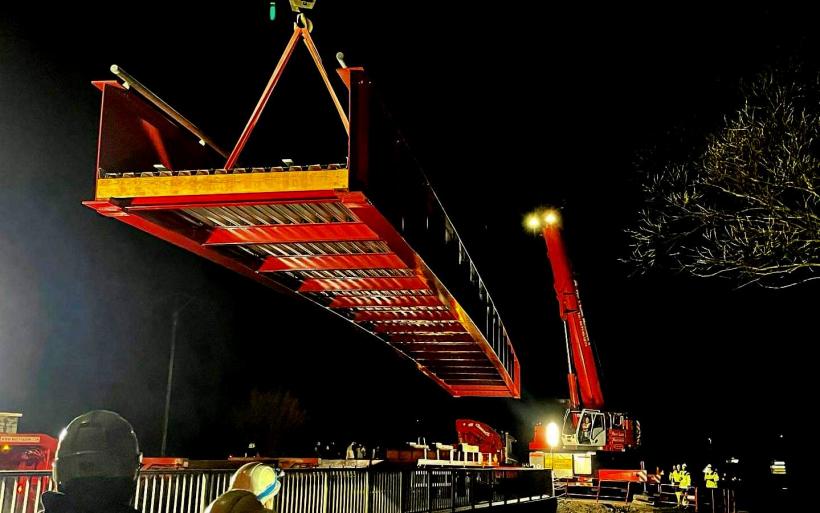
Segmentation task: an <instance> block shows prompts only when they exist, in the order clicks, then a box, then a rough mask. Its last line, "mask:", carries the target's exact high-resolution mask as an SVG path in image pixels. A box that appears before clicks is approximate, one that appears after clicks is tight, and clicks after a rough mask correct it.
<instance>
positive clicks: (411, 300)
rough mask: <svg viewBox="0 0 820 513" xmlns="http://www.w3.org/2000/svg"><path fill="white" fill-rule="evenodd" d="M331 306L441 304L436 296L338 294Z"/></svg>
mask: <svg viewBox="0 0 820 513" xmlns="http://www.w3.org/2000/svg"><path fill="white" fill-rule="evenodd" d="M328 306H329V307H330V308H355V307H360V306H392V307H402V306H441V301H440V300H439V299H438V297H436V296H386V297H374V296H338V297H336V298H334V299H333V301H331V302H330V305H328Z"/></svg>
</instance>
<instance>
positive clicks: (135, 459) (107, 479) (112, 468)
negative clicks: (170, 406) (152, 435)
mask: <svg viewBox="0 0 820 513" xmlns="http://www.w3.org/2000/svg"><path fill="white" fill-rule="evenodd" d="M139 466H140V450H139V443H138V442H137V435H136V434H134V429H133V428H132V427H131V424H129V423H128V421H127V420H125V419H124V418H122V417H120V416H119V415H118V414H116V413H114V412H111V411H105V410H95V411H90V412H88V413H84V414H83V415H80V416H79V417H77V418H76V419H74V420H72V421H71V422H70V423H69V424H68V426H67V427H66V428H65V429H64V430H63V432H62V433H60V443H59V445H58V446H57V454H56V456H55V458H54V480H55V481H56V482H57V488H58V489H59V490H60V491H61V492H64V493H66V494H69V495H71V494H72V490H74V491H76V492H77V493H78V495H87V494H89V493H100V492H103V491H104V495H105V497H104V498H103V497H100V499H105V501H106V502H110V503H114V502H120V503H122V502H127V501H129V500H130V498H131V497H132V496H133V494H134V491H135V486H134V484H135V482H136V480H137V472H138V471H139Z"/></svg>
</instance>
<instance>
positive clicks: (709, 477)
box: [703, 472, 720, 488]
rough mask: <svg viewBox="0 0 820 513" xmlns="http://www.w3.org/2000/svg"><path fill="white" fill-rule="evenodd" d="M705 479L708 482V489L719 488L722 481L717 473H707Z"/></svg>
mask: <svg viewBox="0 0 820 513" xmlns="http://www.w3.org/2000/svg"><path fill="white" fill-rule="evenodd" d="M703 477H704V479H705V480H706V488H717V484H718V481H720V476H719V475H718V473H717V472H707V473H706V475H705V476H703Z"/></svg>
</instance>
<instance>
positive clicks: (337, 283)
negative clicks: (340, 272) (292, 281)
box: [299, 276, 429, 292]
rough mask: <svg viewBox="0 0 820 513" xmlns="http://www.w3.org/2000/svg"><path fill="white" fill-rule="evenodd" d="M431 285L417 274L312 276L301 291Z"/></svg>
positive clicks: (384, 288) (413, 288)
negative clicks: (367, 276) (350, 276)
mask: <svg viewBox="0 0 820 513" xmlns="http://www.w3.org/2000/svg"><path fill="white" fill-rule="evenodd" d="M428 288H429V287H428V286H427V284H426V283H425V282H424V280H422V279H421V278H419V277H417V276H410V277H397V278H339V279H336V278H310V279H307V280H305V281H303V282H302V285H301V286H300V287H299V292H327V291H334V290H336V291H338V290H426V289H428Z"/></svg>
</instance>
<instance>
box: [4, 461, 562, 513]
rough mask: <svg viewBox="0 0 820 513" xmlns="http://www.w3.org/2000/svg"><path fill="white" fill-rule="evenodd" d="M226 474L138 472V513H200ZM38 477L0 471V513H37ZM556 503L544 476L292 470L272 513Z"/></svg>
mask: <svg viewBox="0 0 820 513" xmlns="http://www.w3.org/2000/svg"><path fill="white" fill-rule="evenodd" d="M232 472H233V471H232V470H148V471H142V472H140V476H139V480H138V483H137V489H136V493H135V496H134V506H135V507H136V508H137V509H138V510H139V511H140V512H142V513H202V512H203V511H204V509H205V507H206V506H207V505H208V504H209V503H210V502H211V501H213V500H214V499H216V498H217V497H218V496H219V495H220V494H222V493H223V492H225V490H227V489H228V486H229V481H230V476H231V474H232ZM54 487H55V486H54V481H53V480H52V479H51V476H50V473H48V472H44V471H0V513H37V512H39V511H40V510H41V509H42V507H41V500H40V496H41V495H42V493H43V492H45V491H48V490H53V489H54ZM553 497H554V490H553V486H552V475H551V473H550V471H549V470H542V469H511V470H508V469H503V470H502V469H417V470H385V471H380V470H375V469H372V468H371V469H326V468H313V469H290V470H288V471H286V473H285V475H284V476H283V478H282V490H281V492H280V493H279V495H278V496H277V497H276V499H275V501H274V505H273V510H274V511H275V512H276V513H423V512H427V513H430V512H436V511H441V512H443V511H462V510H466V509H473V508H476V507H494V506H503V505H506V504H518V503H524V502H534V501H543V500H547V499H551V498H553Z"/></svg>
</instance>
